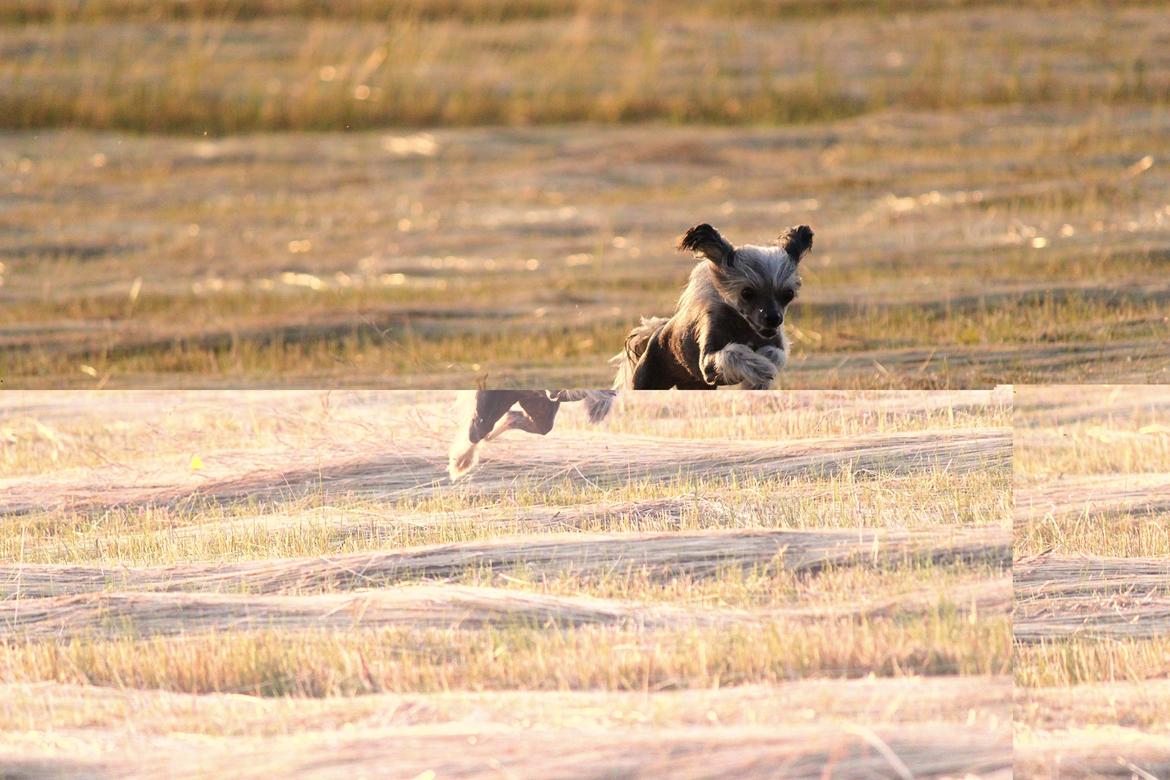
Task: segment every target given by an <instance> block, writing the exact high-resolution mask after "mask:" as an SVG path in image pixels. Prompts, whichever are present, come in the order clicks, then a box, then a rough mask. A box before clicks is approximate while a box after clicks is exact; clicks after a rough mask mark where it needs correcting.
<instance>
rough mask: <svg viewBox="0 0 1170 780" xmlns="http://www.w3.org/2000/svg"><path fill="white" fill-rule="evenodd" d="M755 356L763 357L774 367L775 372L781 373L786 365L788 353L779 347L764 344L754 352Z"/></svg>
mask: <svg viewBox="0 0 1170 780" xmlns="http://www.w3.org/2000/svg"><path fill="white" fill-rule="evenodd" d="M756 354H758V355H763V356H764V358H765V359H766V360H768V361H769V362H770V363H771V364H772V365H774V366H776V368H777V370H780V371H783V370H784V367H785V366H787V365H788V352H787V351H785V350H783V349H780V347H774V346H772V345H771V344H765V345H764V346H762V347H760V348H759V349H757V350H756Z"/></svg>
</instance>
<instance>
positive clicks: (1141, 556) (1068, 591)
mask: <svg viewBox="0 0 1170 780" xmlns="http://www.w3.org/2000/svg"><path fill="white" fill-rule="evenodd" d="M1015 420H1016V424H1015V447H1014V455H1013V460H1014V464H1015V475H1016V476H1015V482H1016V489H1015V514H1016V532H1015V536H1014V542H1015V555H1016V556H1017V557H1016V561H1015V565H1014V567H1013V576H1014V586H1015V591H1014V592H1015V613H1014V616H1013V617H1014V621H1013V626H1014V633H1015V639H1016V656H1015V676H1016V682H1017V684H1018V687H1017V690H1016V698H1017V708H1016V718H1015V725H1016V740H1015V744H1016V776H1017V777H1038V778H1049V777H1053V778H1055V777H1102V776H1110V777H1113V776H1116V777H1143V778H1144V777H1164V776H1166V775H1167V773H1170V729H1168V724H1170V706H1168V703H1170V686H1168V685H1167V680H1166V677H1167V671H1168V670H1170V621H1168V620H1167V614H1168V613H1167V605H1170V392H1167V391H1166V390H1162V389H1158V388H1147V387H1133V386H1128V387H1126V386H1116V387H1109V386H1101V387H1044V388H1039V387H1033V388H1029V387H1017V388H1016V394H1015Z"/></svg>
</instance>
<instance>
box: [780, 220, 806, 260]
mask: <svg viewBox="0 0 1170 780" xmlns="http://www.w3.org/2000/svg"><path fill="white" fill-rule="evenodd" d="M812 241H813V232H812V228H810V227H809V226H808V225H796V226H795V227H790V228H788V229H787V230H785V231H784V232H783V233H781V234H780V238H778V239H776V242H777V243H778V244H780V248H781V249H783V250H784V251H785V252H787V253H788V256H789V257H790V258H792V262H794V263H799V262H800V258H802V257H804V256H805V255H806V254H808V250H810V249H812Z"/></svg>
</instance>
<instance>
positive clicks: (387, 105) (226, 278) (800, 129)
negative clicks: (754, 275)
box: [0, 0, 1170, 387]
mask: <svg viewBox="0 0 1170 780" xmlns="http://www.w3.org/2000/svg"><path fill="white" fill-rule="evenodd" d="M1168 10H1170V4H1167V3H1161V2H1112V3H1095V2H1059V3H1057V2H1035V1H1032V0H1021V1H1018V2H1011V3H1007V2H997V1H995V0H950V1H944V0H933V1H932V0H926V1H924V2H911V1H910V0H879V1H878V2H872V3H864V2H853V1H852V0H699V1H698V2H692V3H669V2H660V1H656V0H648V1H647V2H631V1H630V0H437V1H436V2H423V1H422V0H338V1H337V2H324V1H323V0H89V1H88V2H87V1H85V0H6V2H4V3H3V4H2V6H0V128H2V129H0V168H2V170H3V175H2V176H0V304H2V305H0V379H2V380H3V382H4V385H5V386H8V387H16V386H40V387H45V386H79V387H91V386H103V387H105V386H175V385H182V386H204V385H221V386H222V385H252V386H257V385H310V384H317V385H319V384H355V385H380V386H396V387H466V386H472V385H476V384H487V385H491V386H516V385H525V386H542V385H561V386H565V385H578V386H580V385H605V384H608V382H609V381H610V380H611V377H612V372H611V371H610V369H609V367H608V366H607V364H606V359H607V358H608V357H609V356H610V355H612V354H614V353H615V352H617V351H618V350H619V349H620V348H621V345H622V342H623V339H624V335H625V333H626V332H627V331H628V329H629V328H630V327H631V326H632V325H633V324H634V323H635V322H637V319H638V317H640V316H642V315H655V314H657V315H663V314H668V313H669V312H670V311H671V310H672V307H673V304H674V301H675V299H676V297H677V295H678V292H679V291H680V290H681V288H682V286H683V284H684V283H685V279H686V276H687V274H688V272H689V270H690V267H691V265H692V263H691V260H690V259H689V258H687V257H685V256H683V255H680V254H678V253H677V252H676V251H675V250H674V248H673V247H674V244H675V242H676V240H677V236H678V235H679V234H681V233H682V232H683V231H684V230H685V229H686V228H687V227H688V226H690V225H692V224H694V223H697V222H701V221H706V222H711V223H713V224H715V225H716V226H717V227H719V228H720V229H721V230H722V231H723V232H724V234H725V235H726V236H727V237H728V238H729V239H731V240H732V241H733V242H736V243H749V242H751V243H764V242H767V241H770V240H772V239H773V238H774V237H775V236H776V235H777V233H779V232H780V230H782V229H783V228H784V227H786V226H788V225H791V224H796V223H809V224H811V225H812V226H813V227H814V229H815V230H816V233H817V239H816V245H815V248H814V251H813V254H812V255H810V256H809V258H808V260H807V261H806V262H805V268H804V281H805V284H804V290H803V292H802V295H801V299H800V300H799V302H798V303H797V305H796V306H795V307H794V309H793V310H791V311H792V317H791V318H790V323H789V325H790V334H791V336H792V338H793V342H794V359H793V361H792V364H791V370H790V371H789V372H787V373H786V374H785V376H784V378H783V379H782V384H783V385H784V386H793V387H798V386H803V387H826V386H841V387H943V386H949V387H973V386H986V385H989V384H994V383H997V382H1009V381H1015V382H1027V381H1054V380H1062V381H1093V380H1095V379H1096V380H1101V379H1107V380H1111V381H1116V380H1121V379H1126V380H1129V381H1138V382H1148V381H1163V382H1164V381H1170V355H1168V354H1167V352H1168V351H1170V350H1167V348H1166V342H1167V339H1168V338H1170V321H1168V319H1167V313H1168V312H1167V301H1168V300H1170V277H1168V276H1167V273H1166V272H1167V270H1170V233H1168V231H1170V196H1168V195H1167V193H1168V192H1170V175H1168V173H1167V171H1168V170H1170V167H1168V165H1167V151H1168V147H1170V113H1168V96H1170V92H1168V90H1170V13H1168Z"/></svg>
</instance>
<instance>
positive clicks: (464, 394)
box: [447, 390, 480, 482]
mask: <svg viewBox="0 0 1170 780" xmlns="http://www.w3.org/2000/svg"><path fill="white" fill-rule="evenodd" d="M475 396H476V391H475V390H463V391H461V392H460V393H459V396H458V400H457V401H456V404H455V408H456V410H457V411H456V420H457V421H458V425H457V427H456V428H455V438H454V439H453V440H452V441H451V449H450V451H449V453H448V457H447V474H448V475H449V476H450V477H451V481H452V482H455V481H456V480H458V479H459V478H460V477H465V476H467V472H469V471H471V470H472V469H473V468H475V464H476V462H477V461H478V460H479V445H480V442H478V441H472V440H471V426H472V425H474V424H475V414H476V397H475Z"/></svg>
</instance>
